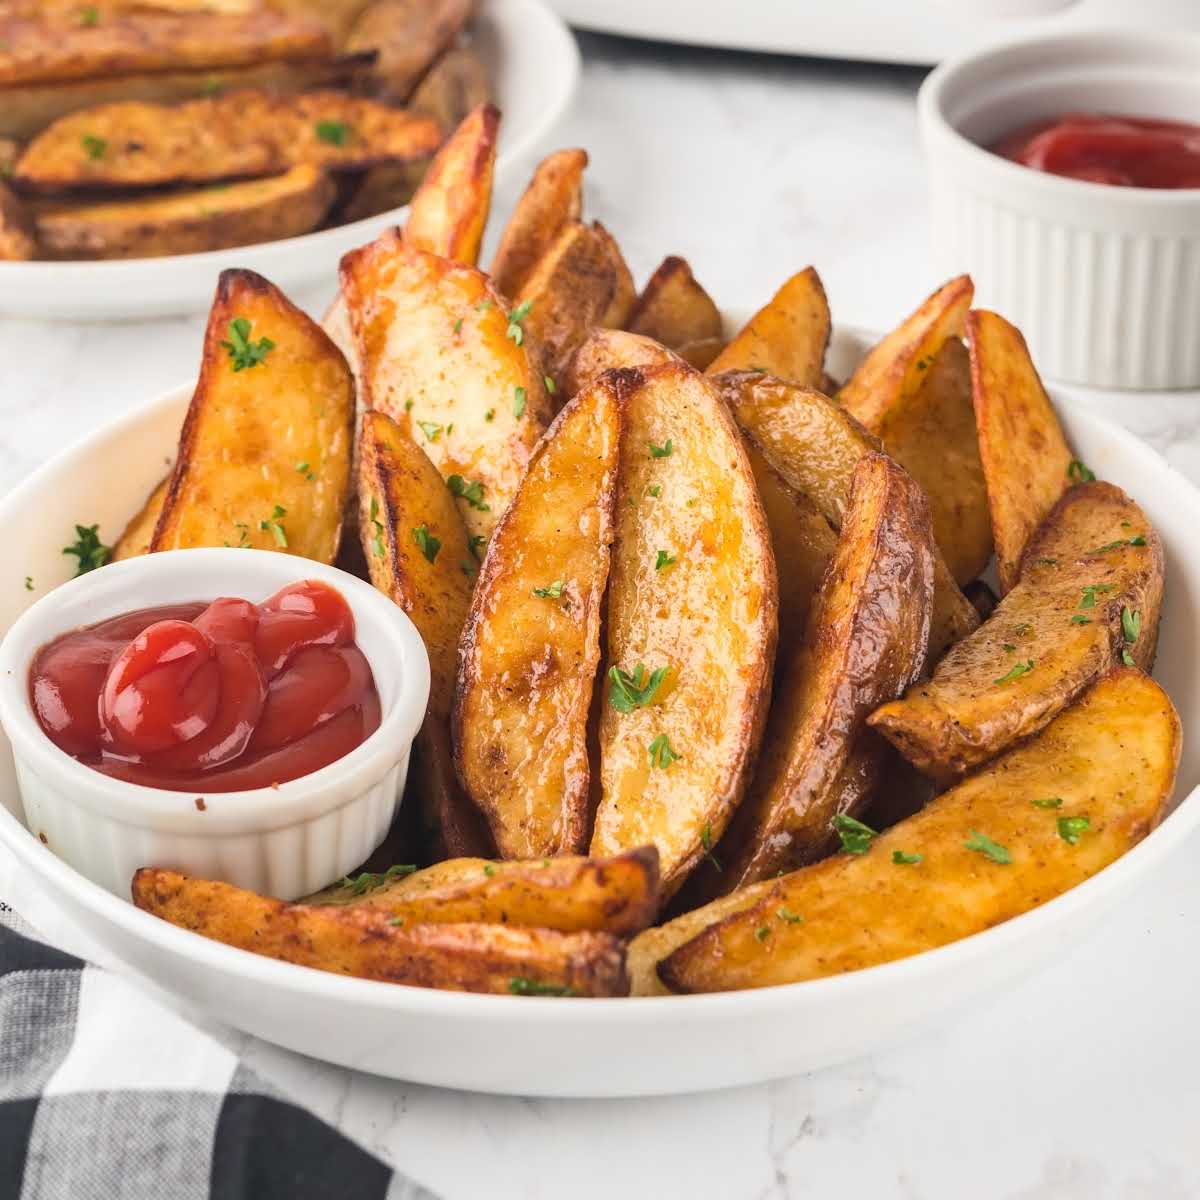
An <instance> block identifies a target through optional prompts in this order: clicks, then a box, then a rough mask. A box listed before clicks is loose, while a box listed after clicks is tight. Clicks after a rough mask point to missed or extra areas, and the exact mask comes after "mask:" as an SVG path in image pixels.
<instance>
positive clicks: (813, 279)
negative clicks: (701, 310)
mask: <svg viewBox="0 0 1200 1200" xmlns="http://www.w3.org/2000/svg"><path fill="white" fill-rule="evenodd" d="M831 328H832V325H831V322H830V317H829V302H828V300H826V298H825V288H824V287H823V286H822V285H821V277H820V276H819V275H818V274H817V273H816V271H814V270H813V268H812V267H805V269H804V270H803V271H800V272H799V273H798V274H796V275H793V276H792V277H791V279H789V280H788V281H787V282H786V283H785V284H784V285H783V286H782V287H781V288H780V289H779V291H777V292H776V293H775V295H774V296H773V297H772V298H771V300H770V301H769V302H768V303H767V304H766V306H765V307H763V308H760V309H759V310H758V312H756V313H755V314H754V316H752V317H751V318H750V320H749V321H747V322H746V324H745V327H744V328H743V329H742V330H741V331H740V332H739V333H738V334H737V335H736V336H735V337H734V339H733V340H732V341H731V342H730V343H729V345H727V346H726V347H725V349H724V350H722V351H721V353H720V354H718V355H717V356H716V358H714V359H713V360H712V362H710V363H709V365H708V367H707V370H708V373H709V374H710V375H718V374H720V373H721V372H722V371H753V370H758V371H765V372H767V373H769V374H771V375H775V376H777V377H778V378H780V379H787V380H790V381H791V382H792V383H796V384H798V385H800V386H801V387H811V388H815V387H819V386H820V383H821V377H822V375H823V374H824V364H825V348H826V346H828V344H829V334H830V330H831Z"/></svg>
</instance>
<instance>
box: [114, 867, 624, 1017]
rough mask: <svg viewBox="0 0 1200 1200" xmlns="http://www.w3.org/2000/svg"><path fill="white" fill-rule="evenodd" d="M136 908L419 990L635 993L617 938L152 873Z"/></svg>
mask: <svg viewBox="0 0 1200 1200" xmlns="http://www.w3.org/2000/svg"><path fill="white" fill-rule="evenodd" d="M132 890H133V902H134V904H136V905H137V906H138V908H141V909H143V910H145V911H146V912H150V913H153V914H154V915H155V916H156V917H161V918H162V919H163V920H164V921H169V922H170V923H171V924H172V925H178V926H180V927H181V928H183V929H190V930H191V931H192V932H193V933H198V934H200V935H202V936H203V937H207V938H212V939H213V940H214V941H218V942H224V943H225V944H226V945H227V946H236V947H237V948H238V949H240V950H249V951H250V952H251V953H253V954H262V955H264V956H266V957H267V958H278V959H282V960H283V961H284V962H290V963H297V964H299V965H300V966H302V967H315V968H316V969H317V970H319V971H332V972H335V973H336V974H339V975H354V976H357V977H358V978H359V979H378V980H382V981H383V982H386V983H406V984H409V985H410V986H412V987H432V988H443V989H445V990H447V991H455V992H500V993H505V992H509V991H510V981H511V980H513V979H529V980H533V981H534V982H535V983H538V984H543V985H546V986H549V987H561V988H569V989H570V991H571V993H572V994H573V995H577V996H621V995H625V994H626V993H627V992H628V989H629V981H628V980H627V979H626V977H625V963H624V960H625V952H624V947H623V946H622V945H621V943H620V942H619V941H618V940H617V939H616V938H615V937H613V936H612V934H609V933H590V932H588V933H558V932H555V931H553V930H549V929H509V928H507V927H505V926H503V925H482V924H474V923H462V922H458V923H452V924H436V925H417V924H411V925H410V924H408V923H407V922H406V923H405V924H403V925H393V924H392V920H394V918H393V917H391V916H389V915H388V913H387V911H386V910H385V909H381V908H375V907H370V906H362V905H349V906H346V905H335V904H312V905H309V904H285V903H284V902H283V901H282V900H272V899H269V898H268V897H266V896H259V895H256V894H255V893H254V892H247V891H243V890H242V889H241V888H236V887H232V886H231V885H230V884H227V883H217V882H215V881H213V880H208V879H192V878H189V877H188V876H186V875H180V874H178V873H177V872H175V871H167V870H161V869H159V868H155V867H144V868H143V869H142V870H140V871H138V872H136V873H135V875H134V877H133V888H132Z"/></svg>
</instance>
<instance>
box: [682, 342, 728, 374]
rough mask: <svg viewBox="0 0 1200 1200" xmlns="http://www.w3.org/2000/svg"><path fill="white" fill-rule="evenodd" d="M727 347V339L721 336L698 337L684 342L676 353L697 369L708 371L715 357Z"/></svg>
mask: <svg viewBox="0 0 1200 1200" xmlns="http://www.w3.org/2000/svg"><path fill="white" fill-rule="evenodd" d="M724 348H725V339H724V338H720V337H709V338H697V339H696V340H695V341H694V342H684V344H683V345H682V346H680V347H679V349H678V351H676V353H677V354H678V355H679V357H680V358H682V359H683V361H684V362H686V363H688V364H690V365H691V366H693V367H695V368H696V370H697V371H707V370H708V368H709V367H710V366H711V365H712V362H713V359H715V358H716V357H717V355H718V354H720V353H721V351H722V350H723V349H724Z"/></svg>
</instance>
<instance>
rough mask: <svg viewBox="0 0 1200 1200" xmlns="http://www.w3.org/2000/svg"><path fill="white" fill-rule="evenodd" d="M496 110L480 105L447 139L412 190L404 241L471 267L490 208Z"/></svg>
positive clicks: (486, 105)
mask: <svg viewBox="0 0 1200 1200" xmlns="http://www.w3.org/2000/svg"><path fill="white" fill-rule="evenodd" d="M499 129H500V110H499V109H498V108H496V107H495V106H494V105H491V104H481V105H480V106H479V107H478V108H477V109H475V111H474V112H472V113H471V114H470V115H469V116H468V117H467V118H466V119H465V120H464V121H463V123H462V124H461V125H460V126H459V127H458V128H457V129H456V130H455V131H454V133H453V134H451V135H450V138H449V140H448V141H447V142H446V144H445V145H444V146H443V147H442V148H441V149H440V150H439V151H438V153H437V156H436V157H435V158H434V160H433V163H432V165H431V166H430V168H429V170H428V171H427V172H426V173H425V178H424V179H423V180H422V181H421V186H420V187H419V188H417V191H416V195H414V196H413V198H412V205H411V207H410V208H409V211H408V224H407V225H405V227H404V240H405V241H406V242H408V244H409V245H410V246H414V247H415V248H416V249H418V250H427V251H429V253H431V254H440V255H441V256H442V257H443V258H452V259H454V260H455V262H462V263H469V264H471V265H472V266H473V265H474V264H475V263H476V262H477V261H478V259H479V244H480V242H482V241H483V229H484V226H485V225H486V224H487V219H488V212H489V210H490V209H491V205H492V175H493V174H494V172H495V167H496V135H497V133H498V131H499Z"/></svg>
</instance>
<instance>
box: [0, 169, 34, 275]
mask: <svg viewBox="0 0 1200 1200" xmlns="http://www.w3.org/2000/svg"><path fill="white" fill-rule="evenodd" d="M37 249H38V246H37V241H36V232H35V230H34V224H33V216H32V214H31V213H30V211H29V209H28V208H27V207H26V206H25V204H24V203H23V202H22V201H21V199H20V198H19V197H18V196H17V195H16V193H15V192H14V191H13V190H12V188H10V187H9V186H8V184H7V183H5V182H4V180H3V179H0V262H25V261H28V260H29V259H31V258H33V257H35V256H36V254H37Z"/></svg>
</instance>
